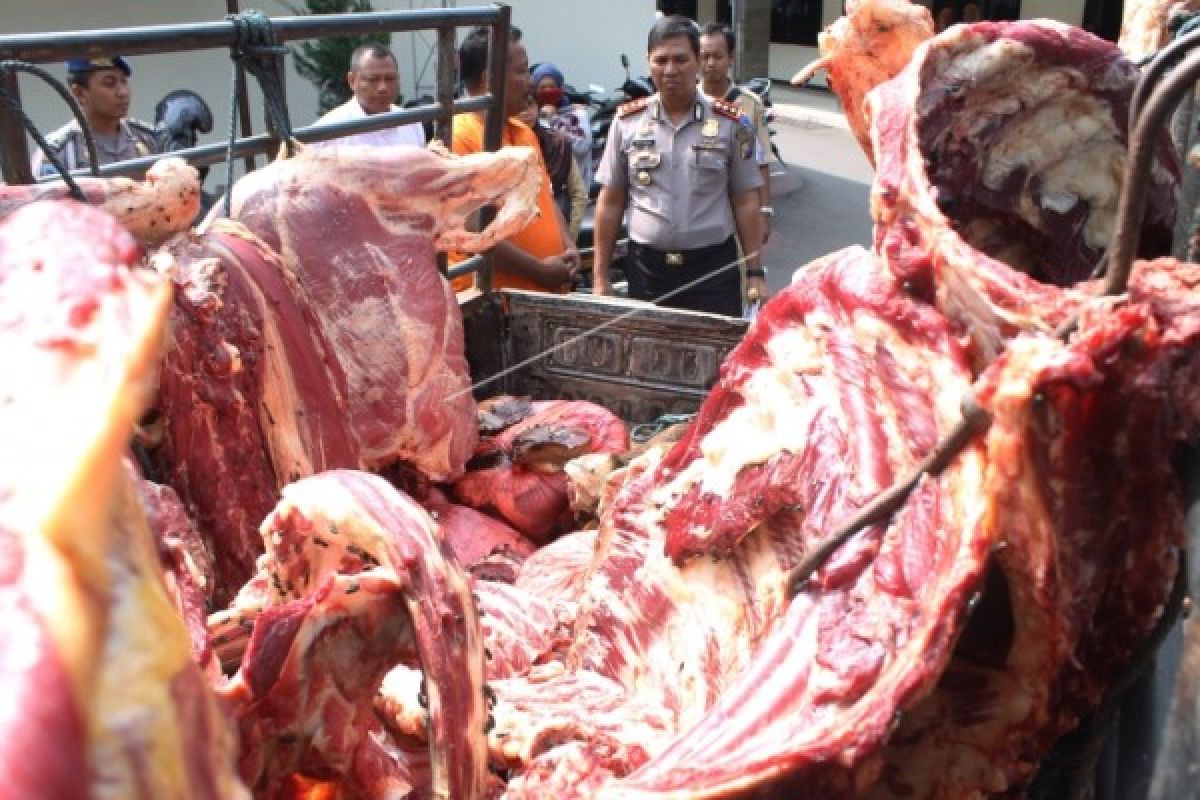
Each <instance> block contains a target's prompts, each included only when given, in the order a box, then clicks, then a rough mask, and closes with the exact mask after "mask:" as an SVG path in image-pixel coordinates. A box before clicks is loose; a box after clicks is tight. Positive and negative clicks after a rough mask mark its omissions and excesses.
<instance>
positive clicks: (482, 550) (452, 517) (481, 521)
mask: <svg viewBox="0 0 1200 800" xmlns="http://www.w3.org/2000/svg"><path fill="white" fill-rule="evenodd" d="M421 505H422V506H424V507H425V508H426V509H427V510H428V511H429V513H431V514H432V515H433V517H434V519H436V520H437V522H438V527H439V528H441V531H442V536H443V537H444V539H445V541H446V545H447V546H448V547H449V548H450V552H452V553H453V554H454V557H455V558H456V559H457V560H458V563H459V564H460V565H461V566H462V567H463V568H464V569H466V570H467V572H469V573H471V575H473V576H474V577H476V578H481V579H484V580H489V581H502V582H504V583H512V582H513V581H515V580H516V578H517V571H518V570H519V569H520V568H521V564H522V563H524V561H525V559H526V558H528V557H529V555H530V554H532V553H533V551H534V549H535V548H534V545H533V542H531V541H529V540H528V539H526V538H525V537H524V536H522V535H521V534H519V533H517V532H516V531H515V530H513V529H512V528H511V527H509V526H508V525H506V524H504V523H503V522H501V521H500V520H498V519H496V518H495V517H491V516H488V515H487V514H484V513H482V512H479V511H476V510H475V509H473V508H468V507H467V506H461V505H458V504H457V503H452V502H450V500H449V499H448V498H447V497H446V495H444V494H443V493H442V492H441V491H438V490H436V489H435V490H433V491H432V492H430V495H429V496H428V497H426V498H425V499H424V500H423V501H422V502H421Z"/></svg>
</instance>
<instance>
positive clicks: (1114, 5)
mask: <svg viewBox="0 0 1200 800" xmlns="http://www.w3.org/2000/svg"><path fill="white" fill-rule="evenodd" d="M1123 6H1124V4H1123V3H1122V2H1121V0H1087V3H1086V4H1085V5H1084V7H1083V29H1084V30H1086V31H1091V32H1092V33H1094V34H1096V35H1097V36H1103V37H1104V38H1105V39H1108V40H1109V41H1110V42H1115V41H1116V40H1117V37H1118V36H1120V35H1121V12H1122V10H1123Z"/></svg>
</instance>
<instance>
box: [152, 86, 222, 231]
mask: <svg viewBox="0 0 1200 800" xmlns="http://www.w3.org/2000/svg"><path fill="white" fill-rule="evenodd" d="M212 129H213V114H212V109H210V108H209V107H208V103H206V102H204V98H203V97H201V96H200V95H198V94H196V93H195V92H193V91H192V90H190V89H176V90H174V91H172V92H168V93H167V94H166V95H165V96H164V97H163V98H162V99H161V100H159V101H158V103H157V104H156V105H155V106H154V130H155V131H156V133H157V136H158V144H159V149H160V150H161V151H162V152H164V153H173V152H175V151H177V150H187V149H188V148H190V147H195V146H196V143H197V142H198V141H199V139H200V134H202V133H210V132H211V131H212ZM199 173H200V185H201V186H203V185H204V181H205V179H206V178H207V177H208V167H201V168H200V169H199ZM219 197H220V193H219V192H207V191H204V190H203V189H201V192H200V213H199V214H198V215H197V217H196V221H197V222H199V221H200V220H201V219H203V218H204V217H205V215H206V214H207V213H208V210H209V209H210V208H212V207H213V205H214V204H215V203H216V202H217V200H218V199H219Z"/></svg>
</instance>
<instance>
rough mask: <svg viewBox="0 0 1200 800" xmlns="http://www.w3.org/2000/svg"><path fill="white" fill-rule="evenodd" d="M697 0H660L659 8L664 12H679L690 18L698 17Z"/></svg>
mask: <svg viewBox="0 0 1200 800" xmlns="http://www.w3.org/2000/svg"><path fill="white" fill-rule="evenodd" d="M696 5H697V0H658V10H659V11H661V12H662V13H664V14H679V15H680V16H683V17H688V18H689V19H695V18H696Z"/></svg>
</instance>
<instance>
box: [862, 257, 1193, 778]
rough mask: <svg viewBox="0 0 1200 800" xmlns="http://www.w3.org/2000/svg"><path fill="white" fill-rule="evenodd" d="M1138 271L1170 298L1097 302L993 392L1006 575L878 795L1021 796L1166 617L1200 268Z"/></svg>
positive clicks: (999, 378)
mask: <svg viewBox="0 0 1200 800" xmlns="http://www.w3.org/2000/svg"><path fill="white" fill-rule="evenodd" d="M1138 268H1139V271H1147V272H1150V273H1151V274H1154V275H1156V276H1158V279H1157V284H1158V285H1157V292H1156V294H1155V295H1154V296H1149V297H1141V298H1137V297H1135V300H1134V302H1131V303H1128V304H1124V305H1122V306H1121V307H1119V308H1117V309H1116V310H1115V311H1113V310H1109V309H1108V308H1107V307H1106V304H1105V303H1104V302H1103V301H1095V303H1094V304H1093V305H1092V306H1091V307H1090V308H1089V309H1087V310H1086V311H1085V313H1084V315H1083V317H1082V321H1081V329H1080V332H1079V334H1078V335H1077V336H1076V337H1074V338H1073V339H1072V341H1071V342H1070V343H1069V344H1066V345H1063V344H1060V343H1059V342H1057V341H1055V340H1053V339H1050V338H1035V337H1025V336H1023V337H1021V338H1018V339H1016V340H1014V341H1012V342H1011V343H1010V344H1009V348H1008V351H1007V352H1006V353H1005V354H1004V355H1002V356H1001V357H1000V358H999V359H998V360H997V361H996V363H995V364H994V365H993V366H992V367H991V368H990V369H989V370H988V371H987V372H986V373H985V374H984V376H983V378H982V379H981V386H980V393H979V399H980V401H981V402H982V403H983V404H984V405H986V406H987V407H988V408H990V409H991V410H992V412H993V413H994V414H995V420H994V422H993V423H992V427H991V429H990V430H989V432H988V435H987V439H986V447H987V474H986V476H985V486H986V495H985V498H986V505H985V506H984V507H983V509H982V511H983V514H982V516H983V519H984V520H985V524H986V525H988V526H989V527H992V528H993V530H992V531H991V532H990V534H989V535H990V537H991V538H992V539H993V540H994V541H995V542H996V551H995V556H994V562H995V568H994V571H993V574H992V575H991V576H990V579H989V582H988V586H987V593H986V594H985V596H984V600H983V602H982V603H981V604H980V607H979V608H978V609H977V610H976V612H975V617H976V618H975V619H974V620H973V621H972V623H971V625H970V627H968V628H967V630H966V632H965V633H964V635H963V637H962V639H961V640H960V641H959V643H958V648H957V650H956V652H955V656H954V659H953V660H952V661H951V664H950V666H949V668H948V670H947V672H946V674H945V675H944V676H943V677H942V680H941V681H940V683H939V684H938V687H937V689H936V691H935V692H934V693H933V694H932V695H931V696H930V697H928V698H927V699H926V700H925V701H924V702H922V703H921V704H920V705H919V706H917V707H916V708H915V709H913V710H912V711H911V712H910V713H908V714H906V715H905V717H904V719H903V721H902V723H901V724H900V727H899V728H898V729H897V731H896V734H895V736H894V737H893V738H892V742H891V744H890V746H889V747H888V750H887V753H886V757H887V762H888V763H887V767H886V768H885V770H884V778H883V780H881V781H880V782H879V784H878V786H877V787H876V788H875V789H874V790H873V791H872V792H871V793H870V794H869V795H868V796H869V797H872V798H915V797H920V798H931V799H932V800H940V799H943V798H944V799H945V800H950V798H961V797H968V796H972V793H974V792H986V793H989V794H993V795H999V794H1002V793H1014V792H1018V791H1020V789H1021V788H1022V787H1023V786H1024V785H1025V783H1026V782H1027V781H1028V780H1029V778H1030V777H1031V776H1032V774H1033V771H1034V770H1035V769H1036V766H1037V764H1038V762H1039V760H1040V759H1041V758H1042V757H1043V756H1044V754H1045V753H1046V752H1047V750H1048V749H1049V747H1050V746H1051V744H1052V743H1053V742H1054V740H1055V739H1056V738H1057V737H1058V736H1060V735H1061V734H1063V733H1065V732H1066V731H1068V730H1070V729H1071V728H1072V727H1074V725H1075V724H1076V723H1077V722H1078V720H1079V718H1080V716H1081V715H1082V714H1083V713H1085V712H1086V711H1087V710H1088V709H1089V708H1091V707H1092V706H1094V705H1095V704H1096V703H1098V702H1099V701H1100V699H1101V698H1102V697H1103V693H1104V691H1105V690H1106V689H1107V687H1108V686H1109V685H1110V683H1111V681H1112V680H1113V678H1114V677H1115V676H1116V675H1117V674H1118V673H1119V672H1120V670H1121V669H1122V668H1123V667H1124V666H1125V664H1126V662H1127V661H1128V659H1129V657H1130V655H1131V654H1132V653H1133V651H1134V650H1135V649H1136V648H1137V647H1138V646H1139V645H1140V644H1141V643H1142V642H1143V641H1144V639H1145V637H1146V636H1147V634H1148V632H1149V631H1150V629H1151V627H1152V626H1153V625H1154V623H1155V622H1156V620H1157V618H1158V616H1159V614H1160V613H1161V610H1162V606H1163V603H1164V602H1165V600H1166V597H1167V594H1168V591H1169V589H1170V585H1171V580H1172V577H1173V575H1174V572H1175V569H1176V568H1177V561H1178V558H1177V553H1178V548H1179V547H1180V545H1181V543H1182V539H1183V528H1184V526H1183V504H1182V499H1181V498H1182V491H1181V487H1180V485H1179V481H1178V478H1177V477H1176V472H1175V469H1174V466H1173V464H1172V456H1173V453H1174V451H1175V445H1176V444H1178V443H1179V442H1180V441H1182V440H1183V439H1184V438H1185V437H1189V438H1193V439H1194V437H1195V434H1196V424H1197V421H1198V419H1200V418H1198V417H1197V416H1196V410H1197V401H1198V400H1200V389H1198V388H1197V386H1198V385H1200V384H1197V383H1196V381H1195V377H1196V370H1197V367H1198V366H1200V356H1198V350H1197V344H1198V339H1197V337H1198V336H1200V292H1198V291H1197V290H1198V289H1200V267H1198V266H1196V265H1180V264H1177V263H1175V262H1172V261H1163V262H1158V263H1156V264H1140V265H1139V267H1138ZM1168 276H1169V277H1168ZM1135 295H1136V293H1135Z"/></svg>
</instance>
